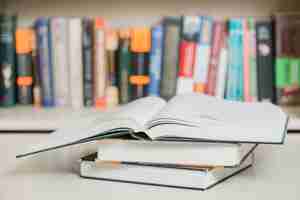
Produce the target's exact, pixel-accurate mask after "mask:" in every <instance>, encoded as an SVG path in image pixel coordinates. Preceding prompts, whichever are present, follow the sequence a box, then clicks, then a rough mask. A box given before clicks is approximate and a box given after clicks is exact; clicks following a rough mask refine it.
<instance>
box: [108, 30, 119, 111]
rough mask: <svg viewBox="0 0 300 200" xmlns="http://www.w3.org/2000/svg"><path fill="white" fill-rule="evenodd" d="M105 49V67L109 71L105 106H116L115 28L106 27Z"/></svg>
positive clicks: (116, 43)
mask: <svg viewBox="0 0 300 200" xmlns="http://www.w3.org/2000/svg"><path fill="white" fill-rule="evenodd" d="M105 35H106V40H105V50H106V56H107V69H108V71H109V73H108V74H109V76H108V87H107V89H106V100H107V101H106V102H107V107H108V108H112V107H116V106H117V105H118V104H119V89H118V87H117V66H116V51H117V49H118V46H119V38H118V34H117V32H116V30H114V29H107V30H106V33H105Z"/></svg>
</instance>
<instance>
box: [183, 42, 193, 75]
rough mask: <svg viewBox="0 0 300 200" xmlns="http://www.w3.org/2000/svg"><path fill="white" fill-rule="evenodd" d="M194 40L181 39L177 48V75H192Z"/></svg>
mask: <svg viewBox="0 0 300 200" xmlns="http://www.w3.org/2000/svg"><path fill="white" fill-rule="evenodd" d="M195 52H196V42H191V41H186V40H182V41H181V44H180V50H179V77H190V78H192V77H193V71H194V62H195Z"/></svg>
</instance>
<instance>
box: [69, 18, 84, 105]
mask: <svg viewBox="0 0 300 200" xmlns="http://www.w3.org/2000/svg"><path fill="white" fill-rule="evenodd" d="M68 44H69V47H68V49H69V51H68V52H69V55H68V56H69V61H70V62H69V63H70V75H69V76H70V88H71V89H70V98H71V106H72V107H73V108H82V107H83V106H84V104H83V65H82V26H81V19H80V18H70V19H69V23H68Z"/></svg>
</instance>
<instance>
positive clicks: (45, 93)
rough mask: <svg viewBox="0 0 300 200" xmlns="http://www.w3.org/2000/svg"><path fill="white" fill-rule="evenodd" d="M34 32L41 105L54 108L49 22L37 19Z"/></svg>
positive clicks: (45, 19) (44, 19)
mask: <svg viewBox="0 0 300 200" xmlns="http://www.w3.org/2000/svg"><path fill="white" fill-rule="evenodd" d="M36 30H37V44H38V45H37V50H38V65H39V72H40V78H41V89H42V90H41V91H42V104H43V106H46V107H52V106H54V91H53V70H52V59H51V57H52V56H51V50H52V48H51V41H50V38H51V37H50V30H49V20H48V19H47V18H39V19H38V20H37V21H36Z"/></svg>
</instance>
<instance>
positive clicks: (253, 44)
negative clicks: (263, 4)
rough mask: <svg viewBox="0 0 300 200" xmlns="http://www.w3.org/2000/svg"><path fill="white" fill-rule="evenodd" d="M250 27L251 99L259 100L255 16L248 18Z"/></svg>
mask: <svg viewBox="0 0 300 200" xmlns="http://www.w3.org/2000/svg"><path fill="white" fill-rule="evenodd" d="M248 28H249V63H250V64H249V76H250V78H249V84H250V101H257V100H258V86H257V59H256V30H255V20H254V18H253V17H250V18H249V19H248Z"/></svg>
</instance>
